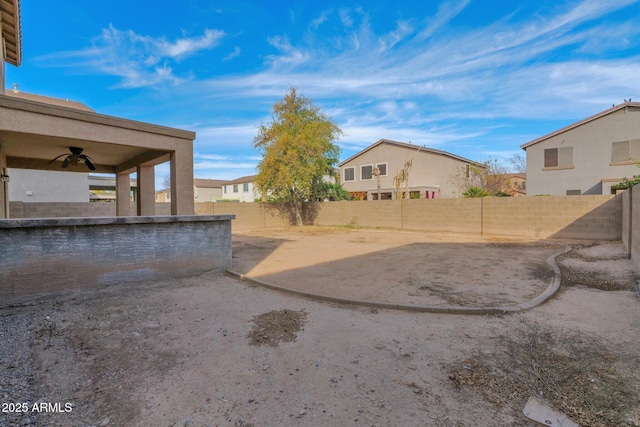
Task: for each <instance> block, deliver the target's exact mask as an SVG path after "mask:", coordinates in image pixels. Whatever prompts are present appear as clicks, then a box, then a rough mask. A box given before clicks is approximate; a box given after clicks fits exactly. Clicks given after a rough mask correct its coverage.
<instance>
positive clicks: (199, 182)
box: [193, 178, 230, 188]
mask: <svg viewBox="0 0 640 427" xmlns="http://www.w3.org/2000/svg"><path fill="white" fill-rule="evenodd" d="M229 182H230V181H227V180H224V179H202V178H194V179H193V185H194V186H195V187H199V188H222V186H223V185H226V184H228V183H229Z"/></svg>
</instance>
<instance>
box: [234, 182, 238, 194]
mask: <svg viewBox="0 0 640 427" xmlns="http://www.w3.org/2000/svg"><path fill="white" fill-rule="evenodd" d="M233 192H234V193H237V192H238V184H233Z"/></svg>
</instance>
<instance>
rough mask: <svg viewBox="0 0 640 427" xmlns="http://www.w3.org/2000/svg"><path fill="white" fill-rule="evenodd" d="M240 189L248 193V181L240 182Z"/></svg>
mask: <svg viewBox="0 0 640 427" xmlns="http://www.w3.org/2000/svg"><path fill="white" fill-rule="evenodd" d="M242 191H243V192H244V193H248V192H249V183H248V182H245V183H244V184H242Z"/></svg>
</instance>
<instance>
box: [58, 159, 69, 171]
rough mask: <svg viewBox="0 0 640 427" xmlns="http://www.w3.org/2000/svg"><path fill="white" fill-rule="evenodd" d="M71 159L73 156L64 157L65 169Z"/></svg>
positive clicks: (63, 166) (63, 164) (63, 165)
mask: <svg viewBox="0 0 640 427" xmlns="http://www.w3.org/2000/svg"><path fill="white" fill-rule="evenodd" d="M56 158H57V157H56ZM70 160H71V156H67V158H66V159H64V161H63V162H62V169H65V168H66V167H67V166H69V161H70Z"/></svg>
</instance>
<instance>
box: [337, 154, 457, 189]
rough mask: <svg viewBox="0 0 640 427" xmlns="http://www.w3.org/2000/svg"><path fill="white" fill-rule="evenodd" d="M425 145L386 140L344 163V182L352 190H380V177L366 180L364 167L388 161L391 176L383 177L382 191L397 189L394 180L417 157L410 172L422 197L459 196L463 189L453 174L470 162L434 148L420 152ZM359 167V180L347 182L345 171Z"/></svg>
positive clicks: (341, 171) (356, 169) (342, 172)
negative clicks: (435, 194) (431, 194)
mask: <svg viewBox="0 0 640 427" xmlns="http://www.w3.org/2000/svg"><path fill="white" fill-rule="evenodd" d="M421 148H423V147H419V146H415V149H413V148H410V147H406V146H399V145H395V144H393V143H386V142H383V143H382V144H379V145H377V146H375V147H373V148H371V149H369V150H365V151H364V152H362V154H359V155H356V156H354V157H353V158H352V159H350V160H348V161H345V162H343V163H341V164H340V176H341V184H342V186H343V188H344V189H345V190H347V191H349V192H361V191H369V192H377V180H376V178H375V177H374V178H373V179H372V180H362V175H361V166H364V165H374V166H375V165H376V164H381V163H385V164H386V165H387V175H386V176H381V177H380V189H381V192H394V191H395V186H394V184H393V179H394V177H395V176H396V174H397V173H398V171H400V170H401V169H402V168H403V167H404V165H405V163H406V162H407V161H408V160H411V159H413V164H412V167H411V170H410V172H409V187H410V191H411V190H420V193H421V195H420V197H421V198H425V192H426V191H427V190H428V191H438V190H439V192H440V194H439V197H444V198H451V197H457V196H458V192H459V189H458V188H456V186H455V185H454V184H453V183H452V182H451V181H452V176H453V175H455V174H456V173H459V172H460V171H461V170H462V168H464V167H465V165H467V164H469V162H466V161H463V160H458V159H455V158H453V157H449V156H447V155H445V154H440V153H433V152H430V151H419V149H421ZM350 167H354V168H355V174H354V175H355V181H345V180H344V179H343V177H344V170H345V169H346V168H350Z"/></svg>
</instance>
